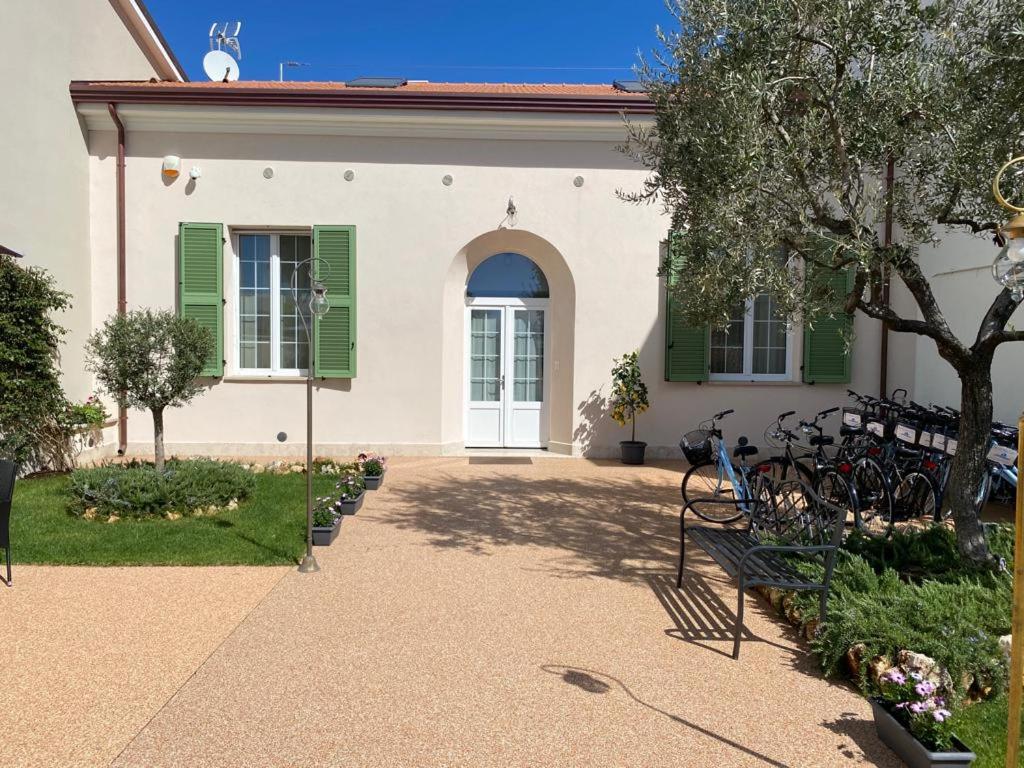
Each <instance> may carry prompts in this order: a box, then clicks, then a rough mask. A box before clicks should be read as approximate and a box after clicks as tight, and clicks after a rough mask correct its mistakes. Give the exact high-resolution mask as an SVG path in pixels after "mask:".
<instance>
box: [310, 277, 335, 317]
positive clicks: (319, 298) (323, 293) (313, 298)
mask: <svg viewBox="0 0 1024 768" xmlns="http://www.w3.org/2000/svg"><path fill="white" fill-rule="evenodd" d="M309 293H310V296H309V311H310V312H311V313H312V314H313V316H314V317H323V316H324V315H326V314H327V310H329V309H330V308H331V301H330V299H328V298H327V288H326V287H325V286H324V284H323V283H321V282H320V281H319V280H314V281H313V282H312V285H311V286H310V289H309Z"/></svg>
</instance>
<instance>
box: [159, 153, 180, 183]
mask: <svg viewBox="0 0 1024 768" xmlns="http://www.w3.org/2000/svg"><path fill="white" fill-rule="evenodd" d="M160 173H161V174H163V177H164V178H165V179H171V180H173V179H176V178H178V174H179V173H181V158H180V157H178V156H177V155H167V156H165V157H164V164H163V166H162V167H161V169H160Z"/></svg>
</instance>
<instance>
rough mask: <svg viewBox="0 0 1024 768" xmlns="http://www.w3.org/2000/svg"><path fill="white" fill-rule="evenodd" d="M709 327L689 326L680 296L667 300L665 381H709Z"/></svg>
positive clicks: (668, 295) (670, 296) (668, 293)
mask: <svg viewBox="0 0 1024 768" xmlns="http://www.w3.org/2000/svg"><path fill="white" fill-rule="evenodd" d="M709 338H710V334H709V329H708V327H707V326H703V327H695V326H692V325H688V324H687V323H686V321H685V320H684V319H683V313H682V312H681V311H680V310H679V309H678V299H676V298H674V297H673V296H672V291H671V290H669V291H668V292H667V297H666V299H665V381H707V379H708V341H709Z"/></svg>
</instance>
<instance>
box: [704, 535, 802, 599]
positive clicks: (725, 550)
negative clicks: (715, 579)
mask: <svg viewBox="0 0 1024 768" xmlns="http://www.w3.org/2000/svg"><path fill="white" fill-rule="evenodd" d="M686 532H687V533H688V534H689V536H690V538H691V539H692V540H693V542H694V543H695V544H696V545H697V546H699V547H700V548H701V549H703V550H704V551H705V552H707V553H708V555H710V556H711V558H712V559H713V560H714V561H715V562H716V563H718V565H719V566H721V568H722V569H723V570H724V571H725V572H726V573H728V574H729V575H730V576H732V577H734V578H735V577H736V576H738V575H739V563H740V560H741V559H742V557H743V555H744V554H745V553H746V552H748V551H749V550H750V549H751V548H752V547H756V546H759V545H760V544H761V542H759V541H758V540H757V538H756V537H755V536H754V535H753V534H752V533H750V532H749V531H747V530H741V529H738V528H710V527H707V526H691V527H688V528H687V529H686ZM744 570H745V572H746V575H747V577H748V579H753V580H765V581H773V582H774V581H781V582H786V583H789V584H802V585H807V586H812V585H815V584H817V582H814V581H811V580H809V579H808V578H806V577H805V576H802V575H801V574H800V573H799V572H797V571H796V570H795V569H794V568H793V567H792V566H790V565H789V563H787V562H786V561H785V560H784V559H783V558H782V557H781V556H780V555H778V554H777V553H773V552H759V553H755V554H753V555H751V556H750V557H748V558H747V561H746V564H745V568H744Z"/></svg>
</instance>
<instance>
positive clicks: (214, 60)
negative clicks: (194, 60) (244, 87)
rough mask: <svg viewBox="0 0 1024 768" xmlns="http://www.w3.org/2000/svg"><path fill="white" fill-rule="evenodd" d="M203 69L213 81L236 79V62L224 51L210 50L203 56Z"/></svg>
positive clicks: (231, 80)
mask: <svg viewBox="0 0 1024 768" xmlns="http://www.w3.org/2000/svg"><path fill="white" fill-rule="evenodd" d="M203 71H204V72H205V73H206V76H207V77H208V78H210V79H211V80H213V81H214V82H218V83H219V82H225V83H227V82H234V81H235V80H237V79H238V62H237V61H235V60H234V59H233V58H231V56H230V55H229V54H227V53H225V52H224V51H219V50H218V51H210V52H209V53H208V54H206V55H205V56H203Z"/></svg>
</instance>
